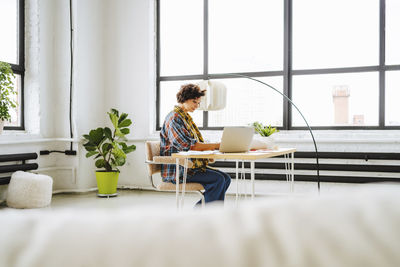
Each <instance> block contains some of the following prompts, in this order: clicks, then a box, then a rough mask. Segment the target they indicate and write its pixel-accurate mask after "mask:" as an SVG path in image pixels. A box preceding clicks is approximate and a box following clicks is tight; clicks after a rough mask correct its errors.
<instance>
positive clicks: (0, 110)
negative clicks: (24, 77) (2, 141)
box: [0, 61, 17, 134]
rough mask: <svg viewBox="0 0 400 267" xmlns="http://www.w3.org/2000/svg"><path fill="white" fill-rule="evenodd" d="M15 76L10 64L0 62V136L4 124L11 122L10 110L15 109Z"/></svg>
mask: <svg viewBox="0 0 400 267" xmlns="http://www.w3.org/2000/svg"><path fill="white" fill-rule="evenodd" d="M14 79H15V75H14V73H13V71H12V69H11V66H10V64H8V63H5V62H2V61H0V134H1V133H2V132H3V127H4V123H5V122H6V121H11V115H10V109H12V108H16V107H17V103H16V102H15V100H14V99H15V96H16V95H17V91H16V90H15V88H14Z"/></svg>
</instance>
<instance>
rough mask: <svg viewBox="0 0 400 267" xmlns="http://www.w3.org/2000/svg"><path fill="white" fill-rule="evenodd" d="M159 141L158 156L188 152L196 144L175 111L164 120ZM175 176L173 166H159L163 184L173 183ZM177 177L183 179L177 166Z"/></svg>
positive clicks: (180, 169)
mask: <svg viewBox="0 0 400 267" xmlns="http://www.w3.org/2000/svg"><path fill="white" fill-rule="evenodd" d="M160 141H161V146H160V156H171V154H172V153H178V152H180V151H188V150H190V149H191V148H192V147H193V146H194V145H195V144H196V143H197V140H196V139H195V138H192V137H191V134H190V131H189V129H187V126H186V124H185V122H184V120H183V119H182V117H181V116H180V115H179V114H178V113H177V112H175V111H171V112H170V113H169V114H168V115H167V117H166V118H165V121H164V125H163V127H162V128H161V131H160ZM189 171H190V170H189ZM189 171H188V177H189V175H190V173H189ZM175 175H176V166H175V164H163V165H161V177H162V179H163V181H164V182H175ZM179 177H180V178H182V177H183V167H182V166H179Z"/></svg>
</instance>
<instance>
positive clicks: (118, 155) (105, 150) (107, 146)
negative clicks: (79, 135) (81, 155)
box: [83, 109, 136, 197]
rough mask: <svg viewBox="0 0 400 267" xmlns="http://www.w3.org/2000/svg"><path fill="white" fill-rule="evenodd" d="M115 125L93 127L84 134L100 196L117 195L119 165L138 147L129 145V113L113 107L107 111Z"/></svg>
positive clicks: (85, 145) (130, 122)
mask: <svg viewBox="0 0 400 267" xmlns="http://www.w3.org/2000/svg"><path fill="white" fill-rule="evenodd" d="M107 114H108V115H109V117H110V120H111V122H112V125H113V127H114V130H111V129H110V128H108V127H105V128H101V127H99V128H97V129H93V130H91V131H90V132H89V134H85V135H83V137H84V138H85V141H87V142H86V143H85V144H84V145H83V146H84V147H85V149H86V150H87V154H86V157H87V158H89V157H93V156H94V159H95V160H96V161H95V165H96V167H97V168H98V169H103V170H97V171H96V180H97V187H98V194H97V195H98V196H99V197H111V196H117V184H118V177H119V172H120V171H119V169H118V167H119V166H123V165H124V164H125V162H126V154H128V153H130V152H132V151H134V150H135V149H136V146H135V145H131V146H128V145H127V144H126V142H127V139H126V137H125V135H127V134H129V132H130V131H129V128H128V127H129V126H130V125H131V124H132V121H131V120H130V119H128V114H126V113H122V114H121V115H119V112H118V110H116V109H111V111H110V112H107Z"/></svg>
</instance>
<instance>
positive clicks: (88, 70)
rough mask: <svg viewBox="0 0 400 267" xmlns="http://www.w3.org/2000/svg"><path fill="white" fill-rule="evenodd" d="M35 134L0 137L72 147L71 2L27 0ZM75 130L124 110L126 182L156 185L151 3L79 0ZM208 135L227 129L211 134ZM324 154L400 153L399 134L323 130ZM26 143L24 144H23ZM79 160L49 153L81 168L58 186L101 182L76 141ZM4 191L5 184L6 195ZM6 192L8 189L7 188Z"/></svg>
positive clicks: (299, 136) (14, 147) (56, 163)
mask: <svg viewBox="0 0 400 267" xmlns="http://www.w3.org/2000/svg"><path fill="white" fill-rule="evenodd" d="M26 2H27V11H26V12H27V14H29V19H28V20H27V24H28V26H27V29H26V31H27V35H26V36H27V63H26V65H27V78H26V88H27V89H26V90H27V92H28V94H27V99H26V100H27V108H26V118H27V126H28V127H27V131H26V132H25V133H16V132H14V133H6V134H5V135H2V136H0V154H7V153H18V152H39V150H41V149H60V150H65V149H68V148H69V122H68V116H69V66H70V65H69V64H70V58H69V57H70V55H69V33H70V32H69V9H68V2H69V1H68V0H57V1H54V0H41V1H35V0H27V1H26ZM73 5H74V9H73V10H74V29H75V32H74V34H75V41H74V54H75V63H74V69H75V72H74V80H73V81H74V90H73V91H74V96H73V100H74V104H73V114H74V118H75V119H74V133H75V140H76V141H79V140H78V139H79V138H80V136H81V135H82V134H84V133H87V132H88V131H89V130H90V129H92V128H96V127H100V126H103V127H104V125H105V124H108V117H107V116H106V112H107V111H108V110H109V109H110V108H112V107H113V108H117V109H119V110H120V111H122V112H126V113H128V114H129V116H130V118H131V119H132V120H133V126H132V127H131V132H132V133H131V134H130V135H129V139H130V140H131V143H133V144H135V145H137V150H136V151H135V152H133V153H131V154H129V155H128V163H127V164H126V166H124V167H123V168H122V173H121V176H120V182H119V185H121V186H131V187H149V182H148V180H147V173H146V169H145V164H144V140H146V139H154V138H157V137H158V135H157V133H154V124H155V123H154V121H155V33H154V29H155V23H154V12H155V10H154V8H155V7H154V3H153V1H151V0H135V1H131V0H75V1H73ZM205 135H206V136H209V137H208V139H213V138H215V139H218V136H219V133H212V132H206V133H205ZM315 137H316V139H317V142H318V148H319V150H320V151H365V152H374V151H383V152H397V151H399V150H400V143H399V141H398V140H400V138H399V137H400V132H399V131H317V132H315ZM276 138H277V141H278V143H281V145H282V146H295V147H297V148H298V149H299V150H309V151H312V150H313V145H312V142H311V137H310V135H309V133H308V131H295V132H281V133H279V134H278V135H277V136H276ZM18 142H23V143H18ZM74 148H75V149H77V150H78V156H77V157H71V156H65V155H61V154H51V155H49V156H41V157H40V158H39V165H40V167H41V168H43V167H65V166H69V167H73V168H76V174H77V179H76V181H74V180H73V179H72V176H71V171H70V170H58V171H51V172H48V174H50V175H51V176H52V177H53V178H54V181H55V183H54V189H55V190H64V189H66V190H81V189H87V188H91V187H95V185H96V182H95V178H94V169H95V167H94V162H93V160H92V159H86V158H85V156H84V155H85V151H84V150H83V149H82V147H81V146H80V145H79V146H78V145H77V143H74ZM1 191H2V189H1V188H0V196H1ZM3 191H4V189H3Z"/></svg>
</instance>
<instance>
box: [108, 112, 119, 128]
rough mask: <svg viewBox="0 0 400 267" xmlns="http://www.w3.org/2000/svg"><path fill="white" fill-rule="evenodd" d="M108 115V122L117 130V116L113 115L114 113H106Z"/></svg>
mask: <svg viewBox="0 0 400 267" xmlns="http://www.w3.org/2000/svg"><path fill="white" fill-rule="evenodd" d="M108 115H109V116H110V120H111V122H112V124H113V126H114V128H118V117H117V115H115V114H114V113H108Z"/></svg>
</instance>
